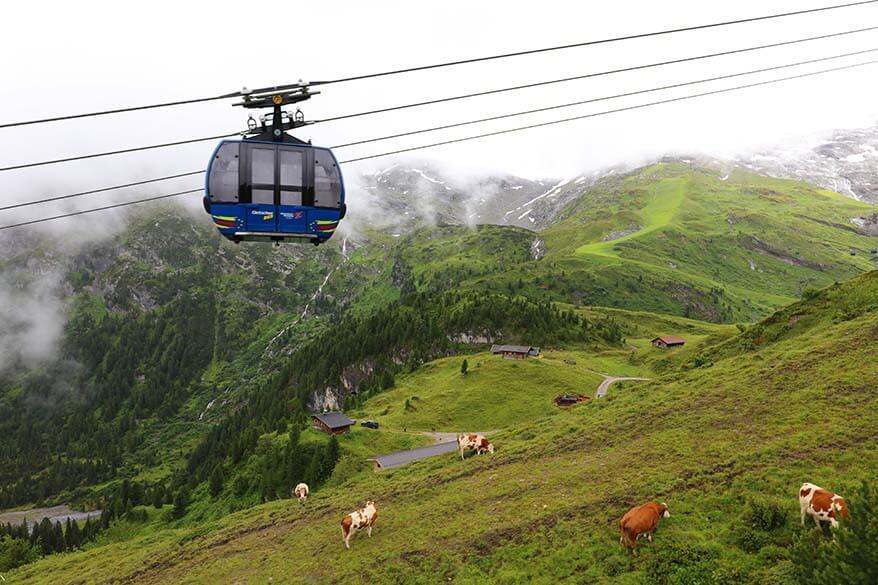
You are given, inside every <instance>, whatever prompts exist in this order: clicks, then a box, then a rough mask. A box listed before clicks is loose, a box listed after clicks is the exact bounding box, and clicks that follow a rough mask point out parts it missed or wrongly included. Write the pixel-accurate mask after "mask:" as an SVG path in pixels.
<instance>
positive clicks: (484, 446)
mask: <svg viewBox="0 0 878 585" xmlns="http://www.w3.org/2000/svg"><path fill="white" fill-rule="evenodd" d="M457 451H458V452H459V453H460V458H461V460H463V454H464V452H466V451H475V452H476V454H477V455H481V454H482V453H484V452H485V451H487V452H488V453H493V452H494V445H493V444H491V442H490V441H488V439H486V438H485V437H483V436H482V435H472V434H468V435H458V437H457Z"/></svg>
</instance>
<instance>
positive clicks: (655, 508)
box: [619, 502, 671, 555]
mask: <svg viewBox="0 0 878 585" xmlns="http://www.w3.org/2000/svg"><path fill="white" fill-rule="evenodd" d="M670 517H671V513H670V512H668V505H667V504H665V503H661V504H658V503H656V502H647V503H646V504H643V505H642V506H636V507H634V508H631V509H630V510H628V511H627V512H625V515H624V516H622V519H621V520H619V534H620V536H619V543H620V544H621V545H622V546H624V547H626V548H630V549H631V553H632V554H634V555H636V554H637V539H638V538H639V537H641V536H646V538H647V539H649V542H652V534H653V533H654V532H655V529H656V528H657V527H658V523H659V520H661V519H662V518H670Z"/></svg>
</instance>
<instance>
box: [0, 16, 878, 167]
mask: <svg viewBox="0 0 878 585" xmlns="http://www.w3.org/2000/svg"><path fill="white" fill-rule="evenodd" d="M875 1H876V2H878V0H875ZM874 30H878V26H871V27H866V28H858V29H853V30H847V31H839V32H834V33H828V34H824V35H817V36H811V37H805V38H801V39H792V40H788V41H779V42H776V43H769V44H763V45H755V46H751V47H744V48H741V49H730V50H728V51H720V52H716V53H707V54H703V55H696V56H692V57H682V58H679V59H671V60H666V61H659V62H655V63H647V64H643V65H634V66H631V67H623V68H618V69H611V70H606V71H598V72H594V73H586V74H582V75H575V76H570V77H562V78H558V79H551V80H546V81H539V82H534V83H528V84H523V85H515V86H511V87H503V88H498V89H492V90H486V91H481V92H475V93H468V94H462V95H456V96H449V97H444V98H437V99H432V100H426V101H421V102H414V103H410V104H402V105H397V106H390V107H386V108H379V109H374V110H367V111H362V112H355V113H351V114H343V115H340V116H333V117H329V118H321V119H319V120H312V121H309V122H308V125H313V124H320V123H325V122H335V121H338V120H346V119H350V118H357V117H362V116H370V115H374V114H382V113H387V112H393V111H399V110H404V109H409V108H416V107H422V106H428V105H435V104H439V103H445V102H451V101H457V100H463V99H469V98H474V97H481V96H486V95H494V94H498V93H506V92H511V91H518V90H522V89H528V88H533V87H542V86H546V85H552V84H557V83H565V82H569V81H575V80H582V79H591V78H596V77H603V76H606V75H614V74H617V73H626V72H631V71H641V70H644V69H651V68H655V67H662V66H667V65H675V64H679V63H687V62H692V61H698V60H704V59H711V58H715V57H722V56H727V55H735V54H741V53H746V52H752V51H759V50H763V49H770V48H776V47H782V46H788V45H794V44H799V43H806V42H810V41H816V40H824V39H829V38H834V37H840V36H845V35H851V34H857V33H862V32H869V31H874ZM239 134H242V132H240V131H239V132H229V133H227V134H219V135H216V136H205V137H200V138H191V139H187V140H178V141H174V142H165V143H161V144H152V145H147V146H137V147H131V148H123V149H119V150H111V151H105V152H97V153H91V154H85V155H79V156H71V157H65V158H58V159H52V160H44V161H39V162H31V163H22V164H17V165H10V166H6V167H0V172H6V171H13V170H19V169H26V168H33V167H39V166H46V165H53V164H58V163H66V162H73V161H79V160H87V159H92V158H99V157H104V156H114V155H118V154H127V153H131V152H140V151H145V150H153V149H158V148H168V147H172V146H181V145H185V144H194V143H197V142H207V141H210V140H218V139H220V138H227V137H229V136H236V135H239Z"/></svg>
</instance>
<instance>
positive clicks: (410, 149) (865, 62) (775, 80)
mask: <svg viewBox="0 0 878 585" xmlns="http://www.w3.org/2000/svg"><path fill="white" fill-rule="evenodd" d="M875 63H878V60H872V61H864V62H861V63H854V64H851V65H845V66H841V67H833V68H831V69H822V70H820V71H812V72H810V73H802V74H799V75H792V76H789V77H781V78H778V79H772V80H768V81H760V82H756V83H749V84H746V85H738V86H734V87H728V88H723V89H717V90H713V91H707V92H702V93H697V94H691V95H687V96H680V97H676V98H669V99H665V100H659V101H654V102H649V103H645V104H638V105H634V106H627V107H624V108H616V109H613V110H605V111H602V112H596V113H593V114H586V115H583V116H574V117H570V118H564V119H562V120H554V121H551V122H543V123H540V124H530V125H528V126H520V127H518V128H510V129H507V130H500V131H497V132H488V133H484V134H478V135H475V136H466V137H463V138H457V139H454V140H444V141H442V142H434V143H432V144H424V145H421V146H415V147H411V148H402V149H398V150H394V151H390V152H383V153H380V154H373V155H369V156H362V157H358V158H353V159H348V160H344V161H340V163H341V164H346V163H353V162H357V161H363V160H368V159H373V158H379V157H384V156H390V155H393V154H400V153H403V152H412V151H415V150H424V149H427V148H435V147H437V146H444V145H446V144H454V143H458V142H466V141H469V140H477V139H479V138H487V137H490V136H498V135H501V134H509V133H512V132H521V131H523V130H529V129H532V128H540V127H543V126H551V125H554V124H562V123H566V122H572V121H575V120H583V119H586V118H596V117H598V116H606V115H609V114H615V113H619V112H626V111H631V110H637V109H641V108H648V107H652V106H657V105H660V104H668V103H673V102H680V101H684V100H690V99H694V98H698V97H704V96H709V95H716V94H722V93H728V92H732V91H737V90H741V89H746V88H751V87H760V86H764V85H770V84H774V83H780V82H783V81H790V80H794V79H802V78H805V77H813V76H815V75H822V74H824V73H831V72H835V71H843V70H848V69H854V68H856V67H864V66H866V65H874V64H875ZM202 191H203V189H201V188H199V189H191V190H189V191H179V192H176V193H169V194H167V195H159V196H156V197H148V198H146V199H137V200H135V201H127V202H124V203H116V204H114V205H107V206H104V207H96V208H93V209H85V210H82V211H75V212H71V213H65V214H61V215H55V216H52V217H45V218H40V219H34V220H30V221H25V222H21V223H16V224H10V225H5V226H0V230H6V229H11V228H15V227H21V226H26V225H33V224H37V223H42V222H46V221H53V220H56V219H62V218H65V217H72V216H76V215H85V214H87V213H95V212H98V211H105V210H107V209H115V208H118V207H125V206H128V205H138V204H140V203H148V202H150V201H157V200H160V199H168V198H171V197H177V196H180V195H186V194H190V193H199V192H202Z"/></svg>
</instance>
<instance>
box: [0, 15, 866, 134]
mask: <svg viewBox="0 0 878 585" xmlns="http://www.w3.org/2000/svg"><path fill="white" fill-rule="evenodd" d="M876 2H878V0H862V1H858V2H847V3H844V4H834V5H830V6H818V7H815V8H807V9H802V10H793V11H787V12H781V13H775V14H767V15H762V16H753V17H747V18H739V19H734V20H726V21H721V22H712V23H706V24H698V25H692V26H687V27H677V28H671V29H663V30H658V31H652V32H646V33H637V34H630V35H624V36H618V37H611V38H605V39H598V40H592V41H583V42H579V43H570V44H564V45H555V46H550V47H542V48H538V49H528V50H524V51H514V52H508V53H500V54H496V55H488V56H482V57H472V58H468V59H459V60H455V61H446V62H442V63H433V64H430V65H420V66H416V67H406V68H402V69H394V70H390V71H382V72H378V73H368V74H362V75H354V76H349V77H340V78H336V79H331V80H324V81H315V82H310V83H303V82H298V83H291V84H282V85H275V86H269V87H263V88H258V89H254V90H247V91H244V90H242V91H236V92H230V93H225V94H221V95H211V96H202V97H197V98H192V99H184V100H175V101H168V102H159V103H155V104H146V105H140V106H129V107H120V108H111V109H106V110H99V111H94V112H87V113H79V114H69V115H64V116H53V117H49V118H38V119H33V120H21V121H17V122H7V123H3V124H0V129H3V128H14V127H20V126H29V125H34V124H44V123H48V122H60V121H65V120H74V119H81V118H89V117H97V116H106V115H110V114H120V113H125V112H134V111H141V110H151V109H157V108H166V107H172V106H181V105H187V104H195V103H203V102H209V101H217V100H223V99H231V98H236V97H246V96H248V95H252V94H257V93H265V92H271V91H285V90H289V89H293V88H299V87H309V86H314V87H316V86H322V85H330V84H337V83H346V82H350V81H359V80H364V79H374V78H378V77H387V76H390V75H400V74H404V73H413V72H416V71H426V70H429V69H439V68H444V67H452V66H458V65H465V64H470V63H478V62H484V61H493V60H497V59H507V58H511V57H520V56H524V55H535V54H539V53H548V52H552V51H561V50H566V49H573V48H580V47H589V46H595V45H602V44H607V43H616V42H622V41H630V40H635V39H644V38H649V37H656V36H663V35H670V34H676V33H681V32H691V31H696V30H707V29H712V28H718V27H724V26H732V25H738V24H746V23H752V22H759V21H766V20H773V19H778V18H787V17H791V16H800V15H805V14H815V13H820V12H827V11H831V10H840V9H844V8H853V7H857V6H865V5H869V4H875V3H876Z"/></svg>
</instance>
